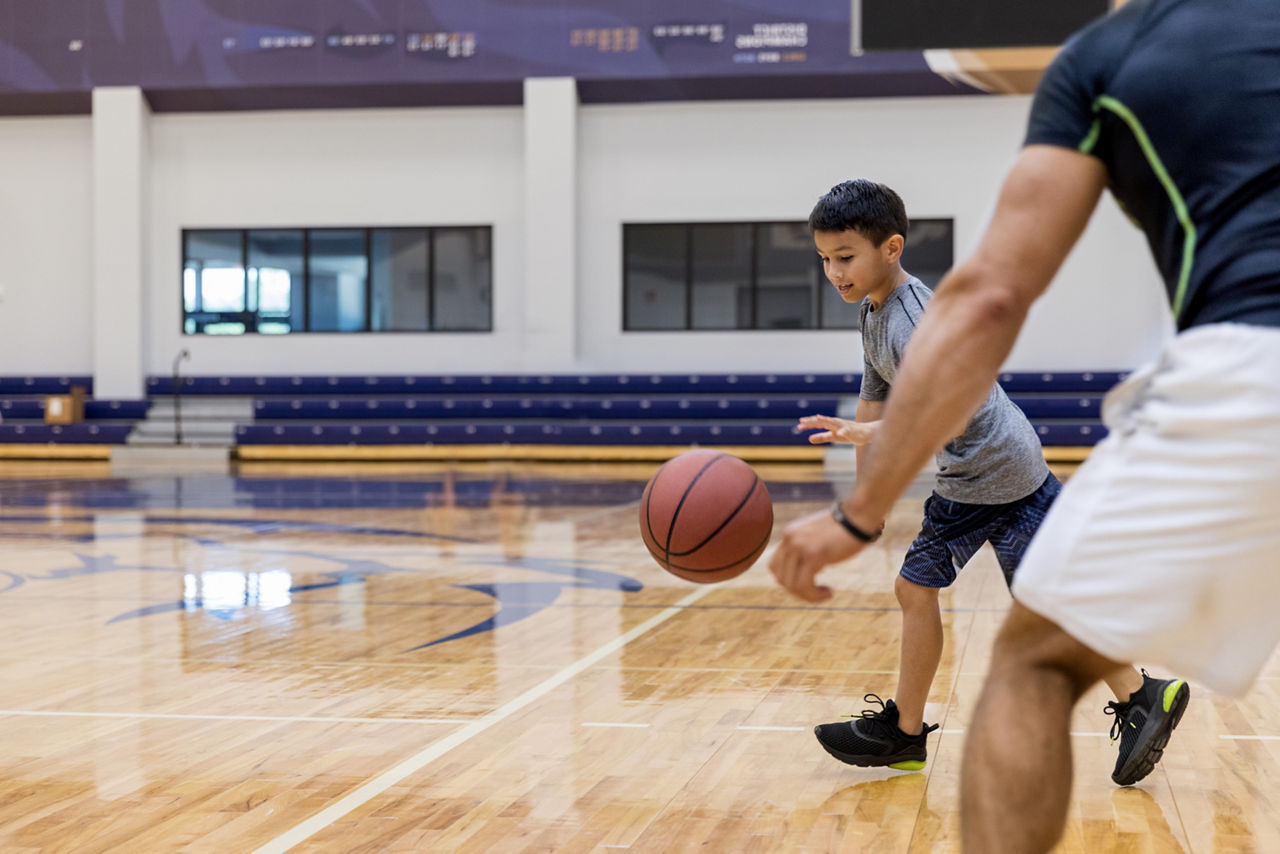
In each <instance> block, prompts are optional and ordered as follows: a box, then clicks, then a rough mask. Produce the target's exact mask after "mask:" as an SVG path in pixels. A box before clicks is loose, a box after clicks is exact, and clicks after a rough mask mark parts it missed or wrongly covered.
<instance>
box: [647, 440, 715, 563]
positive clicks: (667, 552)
mask: <svg viewBox="0 0 1280 854" xmlns="http://www.w3.org/2000/svg"><path fill="white" fill-rule="evenodd" d="M727 456H729V455H728V454H726V453H724V452H723V451H722V452H720V453H718V454H716V455H715V456H714V457H712V458H711V459H710V460H708V461H707V464H706V465H705V466H703V467H702V468H700V469H698V473H697V474H695V475H694V476H693V480H691V481H689V485H688V486H686V487H685V488H684V494H683V495H681V496H680V500H679V501H678V502H676V509H675V510H674V511H673V512H672V514H671V521H670V522H668V523H667V541H666V542H665V543H663V545H662V553H663V563H665V564H667V566H670V565H671V538H672V537H673V536H675V533H676V520H677V519H679V518H680V509H681V508H682V507H684V502H685V501H686V500H687V499H688V498H689V493H690V492H692V491H693V487H694V486H695V485H696V484H697V483H698V480H699V479H700V478H701V477H702V476H703V475H704V474H706V473H707V469H709V468H711V467H712V466H713V465H715V464H716V463H718V462H720V460H722V459H724V458H725V457H727Z"/></svg>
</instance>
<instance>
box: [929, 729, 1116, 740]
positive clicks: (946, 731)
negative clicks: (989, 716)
mask: <svg viewBox="0 0 1280 854" xmlns="http://www.w3.org/2000/svg"><path fill="white" fill-rule="evenodd" d="M939 735H964V730H962V729H944V730H940V731H939ZM1071 735H1074V736H1080V737H1088V738H1102V737H1104V736H1110V735H1111V733H1109V732H1073V733H1071Z"/></svg>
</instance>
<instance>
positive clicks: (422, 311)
mask: <svg viewBox="0 0 1280 854" xmlns="http://www.w3.org/2000/svg"><path fill="white" fill-rule="evenodd" d="M369 249H370V253H371V258H372V262H373V267H372V269H371V270H370V280H369V281H370V287H372V289H373V300H372V304H371V311H372V323H371V324H370V325H371V327H372V329H373V331H375V332H382V331H384V330H385V331H396V332H422V331H425V330H427V329H430V328H431V326H430V319H429V317H428V314H427V309H428V301H429V300H428V297H429V295H430V294H429V290H430V288H429V284H430V275H431V267H430V257H431V247H430V240H429V239H428V232H427V230H426V229H425V228H375V229H373V231H372V232H371V234H370V238H369Z"/></svg>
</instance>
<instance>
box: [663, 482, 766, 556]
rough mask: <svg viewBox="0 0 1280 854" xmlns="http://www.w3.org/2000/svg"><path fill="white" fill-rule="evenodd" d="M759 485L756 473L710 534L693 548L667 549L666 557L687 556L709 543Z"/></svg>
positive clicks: (730, 520) (743, 505)
mask: <svg viewBox="0 0 1280 854" xmlns="http://www.w3.org/2000/svg"><path fill="white" fill-rule="evenodd" d="M753 474H754V472H753ZM759 485H760V475H758V474H757V475H755V480H753V481H752V482H751V488H750V489H748V490H747V494H746V495H744V496H742V500H741V501H739V502H738V506H737V507H735V508H733V512H732V513H730V514H729V515H728V516H726V517H725V520H724V521H723V522H721V523H720V526H719V527H718V528H716V529H715V530H714V531H712V532H711V533H710V534H707V536H706V538H705V539H704V540H703V541H702V542H700V543H698V544H697V545H696V546H694V547H693V548H691V549H689V550H688V551H683V552H672V551H668V552H667V557H668V558H671V557H673V556H674V557H685V556H687V555H691V554H693V553H694V552H696V551H697V550H698V549H700V548H702V547H703V546H705V545H706V544H707V543H709V542H711V541H712V540H713V539H715V536H716V534H718V533H720V532H721V531H723V530H724V526H725V525H728V524H729V523H730V522H732V521H733V517H734V516H737V515H738V512H739V511H740V510H742V508H743V507H746V506H747V502H748V501H750V500H751V496H753V495H755V494H756V487H757V486H759Z"/></svg>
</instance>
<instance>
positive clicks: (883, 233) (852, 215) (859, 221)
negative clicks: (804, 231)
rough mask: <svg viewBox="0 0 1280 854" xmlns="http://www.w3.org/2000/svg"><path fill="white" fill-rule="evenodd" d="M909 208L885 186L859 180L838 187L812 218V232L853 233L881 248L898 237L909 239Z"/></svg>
mask: <svg viewBox="0 0 1280 854" xmlns="http://www.w3.org/2000/svg"><path fill="white" fill-rule="evenodd" d="M909 225H910V223H909V222H908V221H907V207H906V205H904V204H903V203H902V199H901V197H899V196H898V194H897V193H895V192H894V191H893V190H891V189H889V188H888V187H886V186H885V185H884V184H877V183H876V182H875V181H868V180H867V179H866V178H855V179H853V180H852V181H845V182H844V183H843V184H836V185H835V186H834V187H832V188H831V189H830V190H828V191H827V194H826V195H825V196H823V197H822V198H820V199H818V203H817V204H816V205H814V207H813V213H811V214H809V230H810V231H845V230H847V229H850V228H851V229H853V230H854V231H856V232H858V233H859V234H861V235H862V236H863V237H865V238H866V239H867V240H870V241H871V242H872V243H873V244H874V245H876V246H879V245H880V244H882V243H884V242H885V241H886V240H888V239H889V238H890V237H892V236H893V235H895V234H901V235H902V239H903V240H906V239H907V227H908V226H909Z"/></svg>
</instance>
